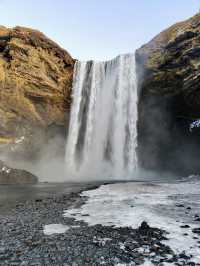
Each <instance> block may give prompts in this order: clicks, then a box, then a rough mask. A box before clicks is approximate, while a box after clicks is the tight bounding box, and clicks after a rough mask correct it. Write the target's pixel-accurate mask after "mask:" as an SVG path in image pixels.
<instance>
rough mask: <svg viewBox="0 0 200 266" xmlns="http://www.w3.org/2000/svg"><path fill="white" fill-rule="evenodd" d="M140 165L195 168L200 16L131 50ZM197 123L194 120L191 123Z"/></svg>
mask: <svg viewBox="0 0 200 266" xmlns="http://www.w3.org/2000/svg"><path fill="white" fill-rule="evenodd" d="M136 56H137V63H138V76H139V78H138V80H139V122H138V136H139V139H138V140H139V148H138V153H139V160H140V163H141V166H142V167H145V168H147V169H150V168H151V169H154V170H156V169H157V170H158V169H160V170H166V171H175V172H179V173H198V172H199V171H200V149H199V145H200V137H199V135H200V130H199V129H198V127H195V126H194V127H191V124H192V123H193V122H194V121H196V120H198V119H200V14H197V15H195V16H194V17H192V18H190V19H189V20H186V21H184V22H180V23H177V24H175V25H173V26H172V27H170V28H169V29H167V30H165V31H163V32H161V33H160V34H159V35H158V36H156V37H155V38H154V39H153V40H151V41H150V42H149V43H147V44H146V45H144V46H142V47H141V48H140V49H138V50H137V53H136ZM196 124H197V125H198V122H197V123H196Z"/></svg>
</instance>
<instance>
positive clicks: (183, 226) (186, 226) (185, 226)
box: [180, 224, 190, 228]
mask: <svg viewBox="0 0 200 266" xmlns="http://www.w3.org/2000/svg"><path fill="white" fill-rule="evenodd" d="M180 227H181V228H190V226H189V225H188V224H185V225H181V226H180Z"/></svg>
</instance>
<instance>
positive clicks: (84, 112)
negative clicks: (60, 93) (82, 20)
mask: <svg viewBox="0 0 200 266" xmlns="http://www.w3.org/2000/svg"><path fill="white" fill-rule="evenodd" d="M136 146H137V82H136V71H135V55H134V54H125V55H120V56H118V57H117V58H115V59H113V60H111V61H108V62H94V61H88V62H79V61H77V62H76V64H75V70H74V80H73V104H72V109H71V115H70V124H69V130H68V138H67V145H66V168H67V173H68V175H69V177H71V178H73V179H74V178H78V179H81V178H82V179H83V178H84V179H91V178H93V179H94V180H96V179H108V178H112V179H125V178H127V179H128V178H131V175H132V174H133V172H134V170H136V167H137V155H136Z"/></svg>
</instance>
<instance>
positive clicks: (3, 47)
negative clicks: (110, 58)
mask: <svg viewBox="0 0 200 266" xmlns="http://www.w3.org/2000/svg"><path fill="white" fill-rule="evenodd" d="M73 66H74V60H73V59H72V57H71V56H70V55H69V54H68V53H67V52H66V51H65V50H63V49H61V48H60V47H59V46H58V45H57V44H55V43H54V42H53V41H51V40H49V39H48V38H47V37H45V35H43V34H42V33H41V32H39V31H35V30H31V29H28V28H22V27H16V28H12V29H8V28H5V27H0V149H2V148H5V146H6V147H9V144H11V146H12V148H13V147H14V148H16V147H15V146H17V144H19V143H20V149H21V151H22V150H23V151H24V152H25V154H26V155H27V154H28V150H29V151H30V152H31V153H33V149H34V150H37V149H39V148H40V145H41V143H40V142H41V141H42V140H43V141H47V140H48V137H47V135H48V134H49V132H50V131H52V132H57V131H58V130H59V129H60V128H61V131H63V132H64V127H65V124H66V119H67V116H66V114H67V113H68V110H69V106H70V96H71V87H72V75H73ZM50 128H51V129H53V130H50ZM52 134H54V133H52ZM13 145H14V146H13ZM22 147H23V148H22Z"/></svg>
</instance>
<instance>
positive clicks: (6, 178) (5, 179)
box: [0, 161, 38, 185]
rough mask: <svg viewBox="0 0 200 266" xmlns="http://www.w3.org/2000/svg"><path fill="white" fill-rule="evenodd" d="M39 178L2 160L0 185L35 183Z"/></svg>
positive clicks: (0, 163)
mask: <svg viewBox="0 0 200 266" xmlns="http://www.w3.org/2000/svg"><path fill="white" fill-rule="evenodd" d="M37 182H38V179H37V177H36V176H34V175H33V174H31V173H29V172H27V171H25V170H20V169H13V168H10V167H9V166H7V165H5V164H4V163H3V162H2V161H0V185H17V184H35V183H37Z"/></svg>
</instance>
